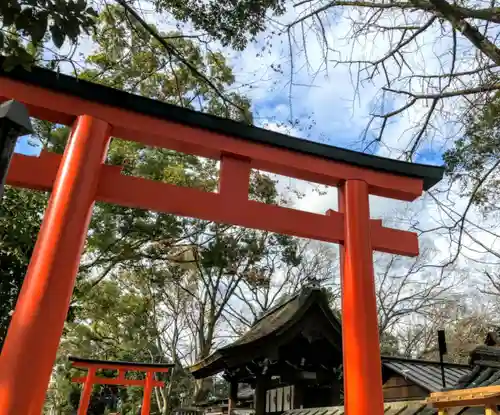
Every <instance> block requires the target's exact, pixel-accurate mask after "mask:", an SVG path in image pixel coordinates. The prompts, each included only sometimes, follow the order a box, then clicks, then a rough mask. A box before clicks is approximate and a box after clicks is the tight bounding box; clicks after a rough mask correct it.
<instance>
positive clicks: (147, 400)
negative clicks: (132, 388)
mask: <svg viewBox="0 0 500 415" xmlns="http://www.w3.org/2000/svg"><path fill="white" fill-rule="evenodd" d="M153 375H154V373H153V372H151V371H149V372H146V383H145V385H144V396H143V398H142V409H141V415H149V413H150V412H151V393H152V392H153Z"/></svg>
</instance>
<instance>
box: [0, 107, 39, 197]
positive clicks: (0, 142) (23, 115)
mask: <svg viewBox="0 0 500 415" xmlns="http://www.w3.org/2000/svg"><path fill="white" fill-rule="evenodd" d="M31 133H33V127H32V126H31V121H30V117H29V114H28V110H27V109H26V107H25V106H24V105H23V104H21V103H20V102H17V101H14V100H11V101H7V102H4V103H3V104H1V105H0V198H2V196H3V189H4V185H5V180H6V179H7V171H8V170H9V165H10V160H11V159H12V155H13V154H14V148H15V147H16V142H17V139H18V138H19V137H21V136H23V135H26V134H31Z"/></svg>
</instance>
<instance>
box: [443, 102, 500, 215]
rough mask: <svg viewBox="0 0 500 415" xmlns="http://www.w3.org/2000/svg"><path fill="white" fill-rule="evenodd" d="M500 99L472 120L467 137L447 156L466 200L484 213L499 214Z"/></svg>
mask: <svg viewBox="0 0 500 415" xmlns="http://www.w3.org/2000/svg"><path fill="white" fill-rule="evenodd" d="M499 128H500V95H499V93H495V94H494V95H493V96H492V97H491V98H490V99H489V102H488V104H487V105H486V106H485V107H484V108H481V109H480V110H478V111H477V110H476V111H474V112H473V113H472V114H471V115H470V116H469V118H468V122H467V128H466V130H465V134H464V136H463V137H461V138H460V139H458V140H457V141H456V142H455V145H454V146H453V147H452V148H451V149H450V150H448V151H446V153H445V154H444V159H445V162H446V165H447V168H448V172H449V174H450V176H451V178H452V180H454V181H457V182H460V184H461V188H462V192H463V194H464V196H467V197H468V198H469V200H470V203H471V204H473V205H476V206H479V207H480V208H482V210H483V212H484V213H492V212H494V211H496V210H498V207H499V205H498V203H499V201H500V198H499V195H498V189H499V187H500V179H499V176H498V173H499V171H500V169H499V166H500V129H499Z"/></svg>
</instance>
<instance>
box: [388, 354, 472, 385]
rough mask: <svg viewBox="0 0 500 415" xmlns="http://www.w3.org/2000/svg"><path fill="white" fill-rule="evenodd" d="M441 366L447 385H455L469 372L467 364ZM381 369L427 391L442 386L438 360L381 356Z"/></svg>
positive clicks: (445, 364)
mask: <svg viewBox="0 0 500 415" xmlns="http://www.w3.org/2000/svg"><path fill="white" fill-rule="evenodd" d="M443 366H444V376H445V381H446V385H448V386H452V385H456V384H457V382H458V381H459V380H460V379H461V378H462V377H463V376H466V375H468V374H469V373H470V372H471V367H470V366H469V365H462V364H458V363H444V365H443ZM382 370H383V371H388V370H389V371H392V372H395V373H397V374H398V375H400V376H403V377H404V378H405V379H408V380H410V381H411V382H413V383H415V384H416V385H418V386H420V387H421V388H423V389H425V390H426V391H427V392H437V391H440V390H441V389H442V387H443V385H442V377H441V363H440V362H438V361H430V360H417V359H405V358H401V357H388V356H382Z"/></svg>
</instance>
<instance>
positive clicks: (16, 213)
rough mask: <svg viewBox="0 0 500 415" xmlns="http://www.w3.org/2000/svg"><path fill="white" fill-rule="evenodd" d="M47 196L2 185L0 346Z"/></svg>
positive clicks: (31, 250)
mask: <svg viewBox="0 0 500 415" xmlns="http://www.w3.org/2000/svg"><path fill="white" fill-rule="evenodd" d="M46 203H47V198H46V196H45V195H43V194H41V193H35V192H30V191H26V190H18V189H13V188H11V187H8V186H7V187H6V188H5V193H4V197H3V199H2V200H1V203H0V275H1V278H0V349H1V346H2V344H3V341H4V338H5V335H6V333H7V328H8V325H9V322H10V316H11V312H12V311H13V310H14V305H15V303H16V300H17V296H18V295H19V291H20V289H21V285H22V282H23V280H24V275H25V273H26V270H27V268H28V263H29V259H30V257H31V253H32V252H33V247H34V241H35V240H36V237H37V234H38V230H39V228H40V224H41V220H42V215H43V210H44V209H45V205H46Z"/></svg>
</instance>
